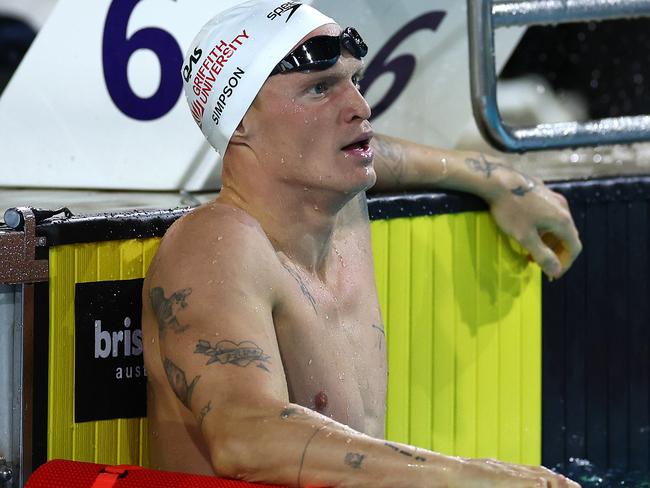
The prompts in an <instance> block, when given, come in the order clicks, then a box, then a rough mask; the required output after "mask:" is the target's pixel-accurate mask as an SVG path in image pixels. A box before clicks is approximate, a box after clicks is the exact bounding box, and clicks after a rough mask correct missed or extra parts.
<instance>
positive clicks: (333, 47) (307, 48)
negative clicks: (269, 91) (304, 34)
mask: <svg viewBox="0 0 650 488" xmlns="http://www.w3.org/2000/svg"><path fill="white" fill-rule="evenodd" d="M341 48H344V49H346V50H347V51H348V52H349V53H350V54H352V56H354V57H355V58H357V59H361V58H363V57H364V56H365V55H366V54H368V46H366V43H365V42H363V39H362V38H361V36H360V35H359V33H358V32H357V30H356V29H355V28H354V27H347V28H346V29H345V30H344V31H343V32H341V35H340V36H316V37H312V38H310V39H307V40H306V41H305V42H304V43H303V44H301V45H300V46H298V47H297V48H296V49H294V50H293V51H292V52H290V53H289V54H288V55H287V57H285V58H284V59H283V60H282V61H280V62H279V63H278V64H277V66H276V67H275V68H274V69H273V71H271V74H270V75H269V76H273V75H277V74H278V73H288V72H291V71H308V70H316V71H322V70H325V69H327V68H331V67H332V66H334V65H335V64H336V62H337V61H338V59H339V57H340V56H341Z"/></svg>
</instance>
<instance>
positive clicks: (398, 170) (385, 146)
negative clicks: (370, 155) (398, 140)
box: [373, 136, 406, 184]
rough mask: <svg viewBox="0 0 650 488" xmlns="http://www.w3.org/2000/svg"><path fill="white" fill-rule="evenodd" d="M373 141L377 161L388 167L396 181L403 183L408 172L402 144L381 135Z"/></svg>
mask: <svg viewBox="0 0 650 488" xmlns="http://www.w3.org/2000/svg"><path fill="white" fill-rule="evenodd" d="M373 143H374V144H373V146H374V149H375V162H377V163H379V164H381V165H383V167H384V168H386V170H387V171H388V172H389V173H390V175H391V177H392V178H393V180H394V182H395V183H397V184H399V183H401V182H402V180H403V179H404V175H405V174H406V155H405V154H404V149H403V148H402V146H400V145H399V144H394V143H392V142H390V141H388V140H386V139H384V138H383V137H380V136H375V138H374V139H373ZM377 156H379V157H377Z"/></svg>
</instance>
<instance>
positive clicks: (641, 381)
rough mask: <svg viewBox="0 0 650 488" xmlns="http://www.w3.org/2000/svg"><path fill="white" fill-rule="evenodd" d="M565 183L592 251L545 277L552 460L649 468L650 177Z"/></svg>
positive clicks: (546, 433) (545, 455)
mask: <svg viewBox="0 0 650 488" xmlns="http://www.w3.org/2000/svg"><path fill="white" fill-rule="evenodd" d="M560 190H561V191H562V193H564V195H565V196H566V197H567V198H568V200H569V202H570V204H571V208H572V212H573V216H574V220H575V222H576V225H577V227H578V230H579V231H580V234H581V238H582V241H583V244H584V251H583V253H582V255H581V256H580V257H579V258H578V260H577V261H576V263H575V264H574V266H573V268H572V269H571V270H570V271H569V273H567V275H566V276H565V277H564V278H563V279H562V280H560V281H557V282H553V283H550V282H548V281H547V280H544V284H543V295H542V296H543V300H542V302H543V303H542V308H543V341H542V343H543V346H542V347H543V354H542V356H543V381H542V385H543V386H542V388H543V394H542V396H543V405H542V412H543V413H542V416H543V427H542V459H543V463H544V464H545V465H546V466H558V465H559V466H560V467H561V469H566V467H567V463H568V461H569V459H570V458H583V459H588V460H589V461H591V462H592V463H593V464H594V465H596V466H597V467H598V468H599V469H611V468H616V469H620V470H624V471H627V470H641V471H648V470H649V468H650V442H649V441H650V432H649V431H650V421H649V420H650V419H649V401H648V397H649V391H650V380H649V378H650V368H649V366H650V360H649V358H648V353H649V351H650V308H649V305H648V302H649V301H650V289H649V288H648V280H649V279H650V264H649V260H648V253H650V242H649V240H648V237H649V235H648V233H649V231H650V215H649V205H650V179H648V178H647V177H645V178H620V179H617V180H608V181H601V182H589V183H586V184H578V185H575V186H572V185H571V184H562V185H560Z"/></svg>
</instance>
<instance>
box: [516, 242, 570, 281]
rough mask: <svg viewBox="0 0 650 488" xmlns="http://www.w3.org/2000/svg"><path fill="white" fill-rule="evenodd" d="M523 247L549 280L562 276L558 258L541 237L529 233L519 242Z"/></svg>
mask: <svg viewBox="0 0 650 488" xmlns="http://www.w3.org/2000/svg"><path fill="white" fill-rule="evenodd" d="M521 245H522V246H524V247H525V248H526V249H527V250H528V252H529V253H530V254H531V256H532V257H533V259H534V260H535V262H537V264H539V266H540V267H541V268H542V271H543V272H544V274H546V276H548V277H549V278H558V277H559V276H561V275H562V272H563V267H562V264H561V263H560V259H559V258H558V256H557V255H556V254H555V253H554V252H553V251H552V250H551V248H549V247H548V246H547V245H546V244H545V243H544V241H543V240H542V238H541V236H540V235H539V234H538V233H537V232H536V231H533V232H530V233H529V234H528V235H527V236H526V237H525V238H524V239H522V240H521Z"/></svg>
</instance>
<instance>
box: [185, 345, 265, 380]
mask: <svg viewBox="0 0 650 488" xmlns="http://www.w3.org/2000/svg"><path fill="white" fill-rule="evenodd" d="M194 354H203V355H205V356H209V357H210V359H208V362H207V363H206V365H208V364H213V363H219V364H234V365H235V366H239V367H240V368H245V367H246V366H248V365H250V364H253V363H254V364H255V366H257V367H258V368H260V369H263V370H264V371H268V372H270V371H269V369H268V368H267V367H266V364H265V363H268V362H269V361H270V359H271V356H267V355H266V354H264V351H263V350H262V348H261V347H259V346H258V345H257V344H255V343H254V342H252V341H242V342H232V341H221V342H217V343H216V344H215V345H214V346H213V345H212V344H210V343H209V342H208V341H203V340H199V342H198V344H197V345H196V349H195V350H194Z"/></svg>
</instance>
